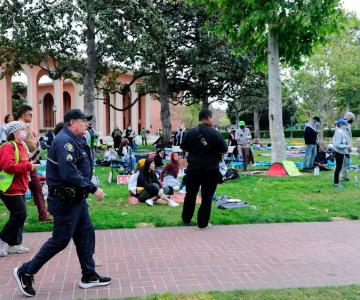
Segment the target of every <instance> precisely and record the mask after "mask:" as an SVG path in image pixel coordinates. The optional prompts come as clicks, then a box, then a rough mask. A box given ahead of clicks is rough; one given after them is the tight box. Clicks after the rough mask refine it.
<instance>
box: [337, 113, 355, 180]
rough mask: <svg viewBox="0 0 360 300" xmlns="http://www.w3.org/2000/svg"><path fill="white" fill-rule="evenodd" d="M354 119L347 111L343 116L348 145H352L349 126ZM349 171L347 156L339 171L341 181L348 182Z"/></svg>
mask: <svg viewBox="0 0 360 300" xmlns="http://www.w3.org/2000/svg"><path fill="white" fill-rule="evenodd" d="M354 119H355V115H354V114H353V113H352V112H351V111H348V112H347V113H346V114H345V115H344V120H345V121H346V126H345V130H346V133H347V138H348V144H349V145H352V131H351V124H352V123H353V122H354ZM349 153H351V148H350V149H349ZM349 169H350V155H349V158H348V157H347V156H345V157H344V163H343V167H342V169H341V173H340V178H341V180H342V181H349V180H350V179H349Z"/></svg>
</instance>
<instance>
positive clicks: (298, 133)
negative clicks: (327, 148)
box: [221, 129, 360, 140]
mask: <svg viewBox="0 0 360 300" xmlns="http://www.w3.org/2000/svg"><path fill="white" fill-rule="evenodd" d="M251 134H252V136H253V137H254V132H251ZM221 135H222V136H223V138H224V139H225V140H227V139H228V138H229V135H230V133H229V132H226V131H222V132H221ZM333 135H334V130H333V129H326V130H324V137H327V138H331V137H333ZM352 135H353V137H360V129H353V130H352ZM290 137H291V131H290V130H285V138H290ZM260 138H262V139H267V138H270V133H269V130H261V131H260ZM293 138H304V130H294V131H293Z"/></svg>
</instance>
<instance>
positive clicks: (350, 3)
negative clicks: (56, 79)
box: [13, 0, 360, 83]
mask: <svg viewBox="0 0 360 300" xmlns="http://www.w3.org/2000/svg"><path fill="white" fill-rule="evenodd" d="M343 5H344V8H345V10H347V11H354V12H355V13H356V14H357V16H358V17H359V18H360V0H343ZM13 80H14V81H21V82H24V83H26V77H25V75H24V74H21V75H18V76H16V75H15V76H14V78H13ZM48 82H51V80H50V78H49V77H47V76H44V77H42V78H41V79H40V82H39V83H48Z"/></svg>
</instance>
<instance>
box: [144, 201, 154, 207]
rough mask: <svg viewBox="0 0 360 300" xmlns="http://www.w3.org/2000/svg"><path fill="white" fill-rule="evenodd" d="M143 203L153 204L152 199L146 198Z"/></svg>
mask: <svg viewBox="0 0 360 300" xmlns="http://www.w3.org/2000/svg"><path fill="white" fill-rule="evenodd" d="M145 203H146V204H147V205H150V206H154V200H153V199H147V200H145Z"/></svg>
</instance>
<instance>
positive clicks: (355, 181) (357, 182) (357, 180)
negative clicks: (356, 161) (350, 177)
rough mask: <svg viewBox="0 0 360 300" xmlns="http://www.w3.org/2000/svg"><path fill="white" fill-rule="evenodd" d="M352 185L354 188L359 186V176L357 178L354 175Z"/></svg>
mask: <svg viewBox="0 0 360 300" xmlns="http://www.w3.org/2000/svg"><path fill="white" fill-rule="evenodd" d="M354 186H355V187H356V188H358V187H359V178H358V176H357V175H355V177H354Z"/></svg>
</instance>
